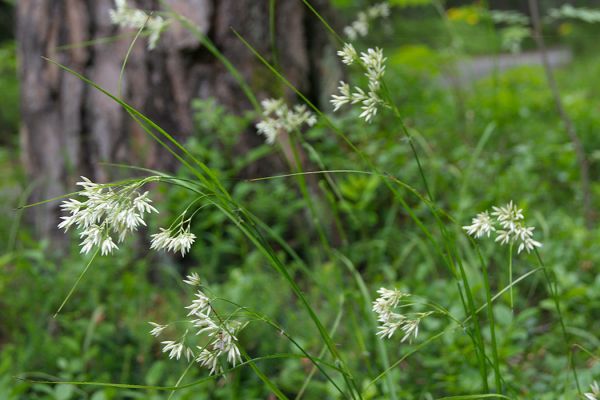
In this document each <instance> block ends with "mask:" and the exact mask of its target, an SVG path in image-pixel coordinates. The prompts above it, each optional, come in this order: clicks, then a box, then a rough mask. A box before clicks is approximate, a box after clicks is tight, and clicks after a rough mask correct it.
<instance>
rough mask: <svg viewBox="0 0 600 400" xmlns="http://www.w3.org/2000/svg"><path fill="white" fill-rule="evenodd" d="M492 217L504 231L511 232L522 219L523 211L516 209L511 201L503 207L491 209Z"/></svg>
mask: <svg viewBox="0 0 600 400" xmlns="http://www.w3.org/2000/svg"><path fill="white" fill-rule="evenodd" d="M492 210H493V212H492V215H493V216H494V217H496V218H497V219H498V222H499V223H500V226H502V227H503V228H504V229H509V230H513V229H514V228H515V224H517V223H518V222H519V221H522V220H523V219H524V217H523V210H521V209H520V208H517V206H516V205H514V204H513V202H512V200H511V201H510V202H509V203H508V204H507V205H505V206H504V207H492Z"/></svg>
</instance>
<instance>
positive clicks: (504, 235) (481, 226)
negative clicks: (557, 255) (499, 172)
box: [463, 201, 542, 253]
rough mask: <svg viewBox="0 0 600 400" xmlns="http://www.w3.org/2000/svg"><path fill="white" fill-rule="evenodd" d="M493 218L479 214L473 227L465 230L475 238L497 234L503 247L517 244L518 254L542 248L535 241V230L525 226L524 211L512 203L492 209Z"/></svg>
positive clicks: (483, 213) (485, 212)
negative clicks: (492, 233)
mask: <svg viewBox="0 0 600 400" xmlns="http://www.w3.org/2000/svg"><path fill="white" fill-rule="evenodd" d="M491 216H492V217H494V218H491V217H490V214H489V213H488V212H487V211H484V212H482V213H479V214H477V216H476V217H475V218H473V220H472V223H471V225H468V226H463V229H464V230H466V231H467V233H468V234H469V235H471V236H473V237H475V238H480V237H482V236H484V235H486V236H488V237H489V236H490V233H491V232H496V242H499V243H500V244H502V245H505V244H517V245H518V246H517V253H521V252H522V251H523V250H527V252H528V253H529V252H530V251H532V250H534V249H535V248H536V247H542V244H541V243H540V242H538V241H536V240H534V239H533V231H534V230H535V228H534V227H532V226H529V227H528V226H526V225H525V222H524V220H525V216H524V215H523V210H521V209H520V208H518V207H517V206H516V205H515V204H514V203H513V202H512V201H510V202H509V203H508V204H506V205H505V206H502V207H496V206H494V207H492V213H491ZM495 225H497V227H496V226H495Z"/></svg>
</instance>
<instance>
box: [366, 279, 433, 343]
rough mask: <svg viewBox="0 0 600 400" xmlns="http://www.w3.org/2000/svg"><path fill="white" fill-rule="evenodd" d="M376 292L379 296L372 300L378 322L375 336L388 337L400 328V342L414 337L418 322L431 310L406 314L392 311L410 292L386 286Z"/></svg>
mask: <svg viewBox="0 0 600 400" xmlns="http://www.w3.org/2000/svg"><path fill="white" fill-rule="evenodd" d="M377 293H379V297H378V298H377V299H376V300H375V301H374V302H373V311H374V312H375V314H377V320H378V321H379V322H380V326H379V331H378V332H377V336H379V337H381V338H382V339H383V338H387V339H389V338H391V337H392V335H393V334H394V333H395V332H396V331H397V330H398V329H400V330H401V331H402V332H403V334H404V336H403V337H402V340H401V341H400V342H405V341H406V340H409V341H412V339H416V338H417V336H418V334H419V323H420V322H421V320H423V318H425V317H427V316H429V315H431V314H432V312H424V313H421V312H420V313H412V314H408V315H407V314H400V313H397V312H394V310H395V309H396V308H398V305H399V304H400V301H401V300H402V298H404V297H409V296H410V294H409V293H404V292H401V291H399V290H397V289H393V290H390V289H386V288H381V289H379V290H378V291H377ZM411 337H412V338H411Z"/></svg>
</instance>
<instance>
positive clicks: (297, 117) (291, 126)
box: [256, 99, 317, 144]
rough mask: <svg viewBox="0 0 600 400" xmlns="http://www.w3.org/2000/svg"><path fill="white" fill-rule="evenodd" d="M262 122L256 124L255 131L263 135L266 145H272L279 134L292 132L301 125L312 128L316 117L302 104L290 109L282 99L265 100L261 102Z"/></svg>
mask: <svg viewBox="0 0 600 400" xmlns="http://www.w3.org/2000/svg"><path fill="white" fill-rule="evenodd" d="M261 104H262V108H263V117H264V118H263V120H262V121H260V122H259V123H257V124H256V130H257V131H258V133H259V134H260V135H264V136H265V138H266V140H265V141H266V142H267V144H273V143H274V142H275V139H276V138H277V136H278V135H279V134H280V133H281V132H288V133H290V132H292V131H295V130H296V129H299V128H300V127H301V126H302V125H304V124H306V125H308V126H313V125H314V124H316V123H317V117H316V115H315V114H314V113H312V112H310V111H309V110H308V109H307V107H306V106H305V105H304V104H301V105H300V104H299V105H296V106H294V107H293V108H292V109H290V108H289V107H288V106H287V104H285V102H284V101H283V100H282V99H266V100H263V101H262V103H261Z"/></svg>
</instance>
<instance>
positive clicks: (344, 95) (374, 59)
mask: <svg viewBox="0 0 600 400" xmlns="http://www.w3.org/2000/svg"><path fill="white" fill-rule="evenodd" d="M338 55H339V56H340V57H341V58H342V62H343V63H344V64H347V65H351V64H352V63H354V62H355V61H357V60H360V63H361V65H362V66H363V67H364V68H365V70H366V72H365V76H366V77H367V79H368V82H369V83H368V88H367V90H364V89H362V88H360V87H356V88H354V90H352V88H351V87H350V85H348V84H347V83H345V82H344V81H341V82H340V86H339V87H338V90H339V92H340V93H339V94H334V95H332V96H331V104H332V105H333V111H337V110H339V109H340V108H341V107H342V106H343V105H345V104H348V103H350V104H360V105H361V110H362V113H361V114H360V118H363V119H364V120H365V121H366V122H371V121H372V120H373V118H374V117H375V115H376V114H377V110H378V108H379V106H381V105H383V104H384V102H383V100H382V99H381V98H380V97H379V95H378V91H379V89H380V88H381V81H382V79H383V75H384V73H385V61H386V60H387V59H386V58H385V57H384V56H383V51H382V50H381V49H379V48H375V49H368V50H367V52H366V53H365V52H363V53H360V57H358V55H357V53H356V50H355V49H354V47H353V46H352V45H351V44H349V43H346V44H345V45H344V48H343V50H341V51H338Z"/></svg>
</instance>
